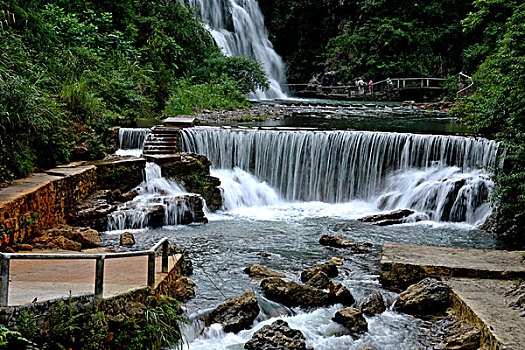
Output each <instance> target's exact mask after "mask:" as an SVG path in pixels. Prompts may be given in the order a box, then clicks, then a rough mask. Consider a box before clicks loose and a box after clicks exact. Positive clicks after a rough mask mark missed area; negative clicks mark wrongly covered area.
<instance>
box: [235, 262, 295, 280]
mask: <svg viewBox="0 0 525 350" xmlns="http://www.w3.org/2000/svg"><path fill="white" fill-rule="evenodd" d="M243 271H244V273H246V274H248V276H250V277H251V278H257V279H264V278H268V277H283V278H284V277H286V276H285V275H284V274H282V273H280V272H277V271H273V270H271V269H269V268H267V267H265V266H262V265H258V264H254V265H251V266H247V267H245V268H244V270H243Z"/></svg>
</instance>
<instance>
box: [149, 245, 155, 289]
mask: <svg viewBox="0 0 525 350" xmlns="http://www.w3.org/2000/svg"><path fill="white" fill-rule="evenodd" d="M148 287H149V288H150V289H151V292H152V293H153V291H154V290H155V252H150V253H149V254H148Z"/></svg>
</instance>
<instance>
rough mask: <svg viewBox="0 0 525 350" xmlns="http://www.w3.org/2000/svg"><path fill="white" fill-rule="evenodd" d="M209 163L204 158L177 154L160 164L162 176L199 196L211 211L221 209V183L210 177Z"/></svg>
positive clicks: (189, 154) (197, 155)
mask: <svg viewBox="0 0 525 350" xmlns="http://www.w3.org/2000/svg"><path fill="white" fill-rule="evenodd" d="M210 165H211V162H210V160H209V159H208V158H206V156H204V155H202V154H195V153H179V154H176V155H175V156H174V157H171V158H170V159H169V161H168V162H164V163H162V164H160V167H161V168H162V174H163V176H165V177H167V178H174V179H177V180H178V181H180V182H182V184H183V185H184V188H186V190H187V191H188V192H192V193H197V194H200V195H201V196H202V197H203V198H204V200H205V201H206V205H207V207H208V208H209V209H210V210H211V211H216V210H219V209H221V208H222V193H221V189H220V188H219V186H220V184H221V181H220V180H219V179H218V178H216V177H213V176H210Z"/></svg>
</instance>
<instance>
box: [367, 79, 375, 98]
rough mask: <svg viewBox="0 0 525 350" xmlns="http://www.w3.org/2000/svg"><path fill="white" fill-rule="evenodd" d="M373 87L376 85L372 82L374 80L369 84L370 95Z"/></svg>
mask: <svg viewBox="0 0 525 350" xmlns="http://www.w3.org/2000/svg"><path fill="white" fill-rule="evenodd" d="M373 85H374V82H373V81H372V79H370V81H369V82H368V93H369V94H371V93H372V88H373Z"/></svg>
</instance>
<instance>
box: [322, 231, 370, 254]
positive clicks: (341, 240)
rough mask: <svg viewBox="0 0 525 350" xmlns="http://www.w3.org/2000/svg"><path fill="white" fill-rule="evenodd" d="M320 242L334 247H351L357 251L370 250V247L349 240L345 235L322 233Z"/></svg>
mask: <svg viewBox="0 0 525 350" xmlns="http://www.w3.org/2000/svg"><path fill="white" fill-rule="evenodd" d="M319 243H321V245H324V246H329V247H334V248H351V249H353V250H354V251H357V252H368V248H366V247H364V246H361V245H359V244H357V243H355V242H354V241H352V240H349V239H348V238H346V237H345V236H343V235H337V236H335V235H322V236H321V238H320V239H319Z"/></svg>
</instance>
